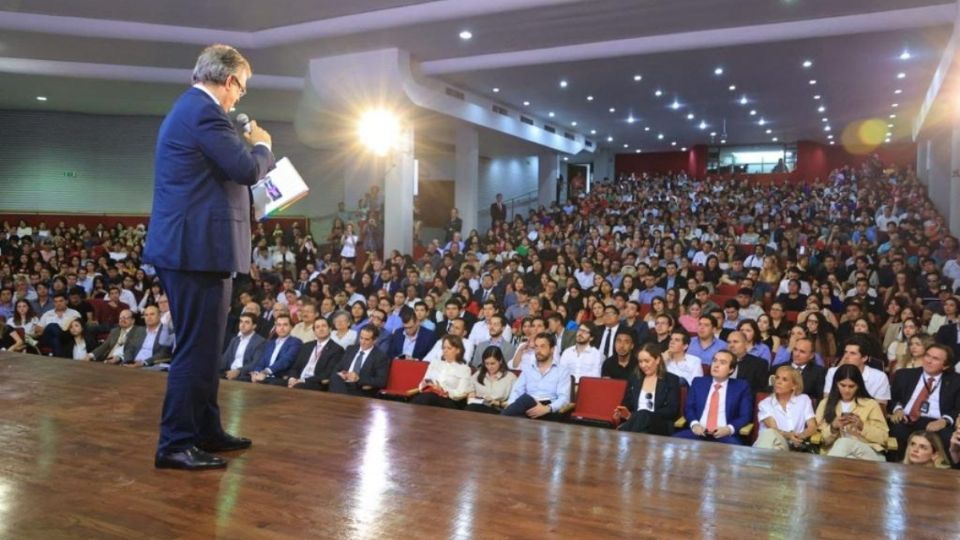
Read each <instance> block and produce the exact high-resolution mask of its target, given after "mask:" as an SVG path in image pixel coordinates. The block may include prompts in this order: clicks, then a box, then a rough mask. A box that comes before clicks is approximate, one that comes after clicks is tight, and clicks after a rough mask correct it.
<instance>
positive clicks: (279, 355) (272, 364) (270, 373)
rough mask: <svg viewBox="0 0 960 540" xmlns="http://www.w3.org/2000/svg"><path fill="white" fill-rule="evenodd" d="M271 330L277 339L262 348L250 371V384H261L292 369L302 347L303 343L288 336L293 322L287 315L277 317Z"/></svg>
mask: <svg viewBox="0 0 960 540" xmlns="http://www.w3.org/2000/svg"><path fill="white" fill-rule="evenodd" d="M273 329H274V331H275V332H276V333H277V337H276V338H274V339H271V340H270V341H268V342H267V343H266V344H265V345H264V346H263V352H262V353H261V354H260V358H259V359H258V360H257V363H256V364H254V365H253V368H252V369H250V373H249V377H250V381H252V382H255V383H262V382H267V380H268V379H272V378H274V377H282V376H283V375H284V374H285V373H286V372H287V371H289V370H290V368H291V367H293V363H294V362H295V361H296V359H297V355H298V354H300V347H302V346H303V342H302V341H300V339H299V338H295V337H293V336H291V335H290V331H291V330H293V322H292V321H291V320H290V316H289V315H287V314H283V315H279V316H277V322H276V324H275V325H274V327H273Z"/></svg>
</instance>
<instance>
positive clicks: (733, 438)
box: [673, 429, 743, 444]
mask: <svg viewBox="0 0 960 540" xmlns="http://www.w3.org/2000/svg"><path fill="white" fill-rule="evenodd" d="M673 436H674V437H679V438H681V439H691V440H694V441H707V442H718V443H723V444H743V442H742V441H740V437H738V436H737V434H736V433H734V434H733V435H730V436H728V437H724V438H722V439H713V438H710V437H697V436H696V435H694V433H693V432H692V431H690V430H689V429H685V430H683V431H678V432H677V433H675V434H674V435H673Z"/></svg>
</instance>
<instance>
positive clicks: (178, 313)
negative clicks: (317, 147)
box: [143, 45, 274, 470]
mask: <svg viewBox="0 0 960 540" xmlns="http://www.w3.org/2000/svg"><path fill="white" fill-rule="evenodd" d="M251 74H252V71H251V69H250V64H249V63H248V62H247V61H246V59H244V58H243V56H241V55H240V53H239V52H237V51H236V50H235V49H233V48H232V47H228V46H226V45H212V46H210V47H207V48H206V49H204V51H203V52H202V53H201V54H200V57H199V58H198V59H197V64H196V66H195V67H194V70H193V82H194V86H193V88H191V89H189V90H187V91H186V92H184V93H183V94H182V95H181V96H180V98H179V99H177V101H176V103H174V105H173V108H172V109H171V110H170V112H169V113H168V114H167V116H166V118H165V119H164V121H163V123H162V124H161V125H160V132H159V135H158V139H157V147H156V165H155V183H154V192H153V211H152V212H151V215H150V231H149V235H148V237H147V242H146V248H145V250H144V256H143V258H144V262H146V263H149V264H152V265H153V266H154V267H155V268H156V270H157V275H158V276H159V277H160V282H161V284H162V285H163V289H164V291H165V292H166V293H167V296H168V298H169V300H170V313H171V315H172V318H173V321H174V324H175V325H176V332H177V347H176V350H175V351H174V353H173V360H172V361H171V363H170V372H169V374H168V377H167V393H166V397H165V398H164V402H163V414H162V416H161V419H160V439H159V442H158V444H157V454H156V457H155V460H154V464H155V466H156V467H157V468H172V469H188V470H196V469H211V468H222V467H226V461H225V460H223V459H222V458H220V457H217V456H213V455H211V454H210V453H209V452H219V451H228V450H239V449H243V448H248V447H249V446H250V444H251V442H250V440H249V439H244V438H239V437H234V436H232V435H230V434H228V433H226V432H225V431H224V430H223V428H222V427H221V424H220V408H219V406H218V404H217V388H218V384H219V378H218V376H217V361H218V359H219V357H220V354H219V353H220V351H219V350H218V349H219V348H220V346H221V345H222V344H223V342H224V339H223V334H224V331H225V329H226V317H227V312H228V311H229V307H230V304H229V302H230V292H231V287H232V284H231V274H233V273H238V272H239V273H244V274H245V273H248V272H249V271H250V258H251V257H250V200H251V199H250V186H251V185H253V184H255V183H256V182H257V180H259V179H260V178H262V177H263V176H265V175H266V173H267V171H269V170H270V169H271V168H272V167H273V165H274V157H273V153H272V152H271V150H270V145H271V138H270V135H269V134H268V133H267V132H266V131H264V130H263V129H262V128H260V127H259V126H257V125H256V123H255V122H251V123H250V129H249V131H248V132H247V133H245V134H244V137H245V138H246V143H249V144H250V145H252V148H250V147H249V146H248V145H247V144H245V143H244V140H243V139H241V138H240V136H239V135H238V134H237V131H236V130H235V129H234V126H233V124H232V123H231V121H230V118H229V117H228V116H227V114H226V113H227V111H230V110H232V109H233V107H234V105H236V103H237V102H238V101H239V100H240V98H241V97H242V96H243V95H244V94H245V93H246V87H247V80H248V79H249V78H250V75H251Z"/></svg>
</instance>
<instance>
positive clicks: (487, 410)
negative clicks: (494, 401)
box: [464, 403, 500, 414]
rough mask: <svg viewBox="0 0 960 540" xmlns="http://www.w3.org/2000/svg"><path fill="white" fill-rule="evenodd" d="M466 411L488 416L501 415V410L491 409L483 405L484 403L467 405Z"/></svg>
mask: <svg viewBox="0 0 960 540" xmlns="http://www.w3.org/2000/svg"><path fill="white" fill-rule="evenodd" d="M464 410H467V411H470V412H480V413H487V414H500V409H498V408H496V407H491V406H489V405H483V404H482V403H471V404H470V405H467V406H466V408H465V409H464Z"/></svg>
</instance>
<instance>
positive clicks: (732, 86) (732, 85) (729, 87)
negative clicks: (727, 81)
mask: <svg viewBox="0 0 960 540" xmlns="http://www.w3.org/2000/svg"><path fill="white" fill-rule="evenodd" d="M727 89H728V90H730V91H731V92H733V91H734V90H736V89H737V85H735V84H731V85H730V86H728V87H727Z"/></svg>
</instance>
